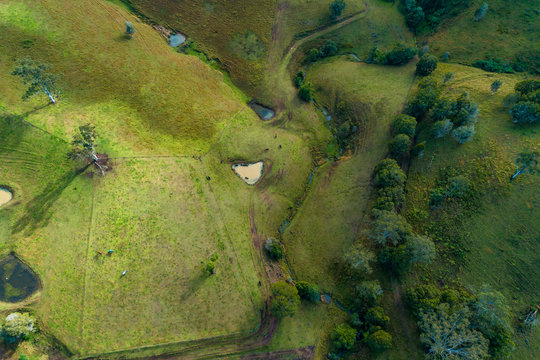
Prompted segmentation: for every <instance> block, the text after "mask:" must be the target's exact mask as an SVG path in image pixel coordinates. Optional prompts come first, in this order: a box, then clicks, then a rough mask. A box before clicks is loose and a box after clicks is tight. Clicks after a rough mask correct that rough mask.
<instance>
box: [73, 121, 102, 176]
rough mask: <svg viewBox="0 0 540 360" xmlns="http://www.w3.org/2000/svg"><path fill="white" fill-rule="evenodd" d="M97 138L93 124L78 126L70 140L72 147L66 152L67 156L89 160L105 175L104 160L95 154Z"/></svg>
mask: <svg viewBox="0 0 540 360" xmlns="http://www.w3.org/2000/svg"><path fill="white" fill-rule="evenodd" d="M97 138H98V135H97V133H96V130H95V127H94V126H92V125H90V124H86V125H82V126H79V129H78V132H77V133H75V135H74V136H73V140H72V141H71V146H72V148H71V151H70V152H69V153H68V158H70V159H73V160H85V161H90V162H91V163H93V164H95V165H96V166H97V167H98V168H99V169H100V171H101V174H102V175H105V170H106V169H107V166H106V164H105V163H104V160H102V159H100V158H99V157H98V156H97V152H96V141H97Z"/></svg>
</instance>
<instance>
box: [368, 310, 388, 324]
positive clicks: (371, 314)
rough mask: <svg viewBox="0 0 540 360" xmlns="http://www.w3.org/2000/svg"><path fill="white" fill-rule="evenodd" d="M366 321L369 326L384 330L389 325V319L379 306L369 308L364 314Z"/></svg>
mask: <svg viewBox="0 0 540 360" xmlns="http://www.w3.org/2000/svg"><path fill="white" fill-rule="evenodd" d="M366 321H367V322H368V323H369V324H370V325H371V326H380V327H382V328H386V327H387V326H388V324H389V323H390V318H389V317H388V315H386V314H385V312H384V309H383V308H382V307H380V306H374V307H372V308H369V309H368V311H367V312H366Z"/></svg>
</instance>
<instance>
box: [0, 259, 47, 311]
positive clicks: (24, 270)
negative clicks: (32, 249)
mask: <svg viewBox="0 0 540 360" xmlns="http://www.w3.org/2000/svg"><path fill="white" fill-rule="evenodd" d="M39 288H40V282H39V279H38V276H37V275H36V273H35V272H34V271H33V270H32V269H30V268H29V267H28V266H27V265H26V264H24V263H23V262H22V261H21V260H19V258H17V257H16V256H14V255H8V256H6V257H4V258H3V259H2V260H0V301H4V302H9V303H17V302H19V301H22V300H24V299H26V298H28V297H29V296H30V295H32V294H33V293H35V292H36V291H37V290H38V289H39Z"/></svg>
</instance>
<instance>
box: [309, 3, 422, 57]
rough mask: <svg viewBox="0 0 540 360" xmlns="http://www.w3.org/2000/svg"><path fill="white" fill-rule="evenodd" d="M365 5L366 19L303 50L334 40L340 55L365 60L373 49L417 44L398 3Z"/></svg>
mask: <svg viewBox="0 0 540 360" xmlns="http://www.w3.org/2000/svg"><path fill="white" fill-rule="evenodd" d="M365 3H366V10H367V11H366V15H365V17H364V18H362V19H360V20H358V21H355V22H353V23H351V24H348V25H346V26H344V27H343V28H341V29H338V30H336V31H333V32H330V33H329V34H325V35H324V36H322V37H321V38H319V39H317V41H314V42H312V43H308V44H306V45H304V46H303V47H302V49H303V50H304V51H305V52H307V51H309V50H310V49H311V48H312V47H314V46H317V45H319V44H322V43H324V42H325V41H326V40H332V41H334V42H335V43H336V44H338V45H339V48H340V49H339V50H340V52H341V53H343V54H349V53H352V54H355V55H356V56H358V57H359V58H360V59H362V60H365V59H366V58H367V56H368V54H369V51H370V50H371V49H372V48H373V47H374V46H378V47H379V48H381V49H391V48H392V47H393V46H394V45H395V44H396V43H404V44H407V45H414V38H413V35H412V33H411V32H410V31H409V30H408V29H407V26H406V25H405V19H404V17H403V14H402V13H401V12H400V11H399V9H398V2H397V1H396V2H395V3H391V2H385V1H381V0H366V1H365Z"/></svg>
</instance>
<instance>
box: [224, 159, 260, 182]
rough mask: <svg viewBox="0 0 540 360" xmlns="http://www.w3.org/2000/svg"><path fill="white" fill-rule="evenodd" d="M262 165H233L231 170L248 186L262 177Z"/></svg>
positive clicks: (258, 163)
mask: <svg viewBox="0 0 540 360" xmlns="http://www.w3.org/2000/svg"><path fill="white" fill-rule="evenodd" d="M263 168H264V163H263V162H262V161H259V162H256V163H254V164H234V165H233V166H232V169H233V170H234V172H235V173H236V174H237V175H238V176H240V178H241V179H242V180H244V181H245V182H246V183H247V184H249V185H255V184H256V183H257V181H259V179H260V178H261V176H262V173H263Z"/></svg>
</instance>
